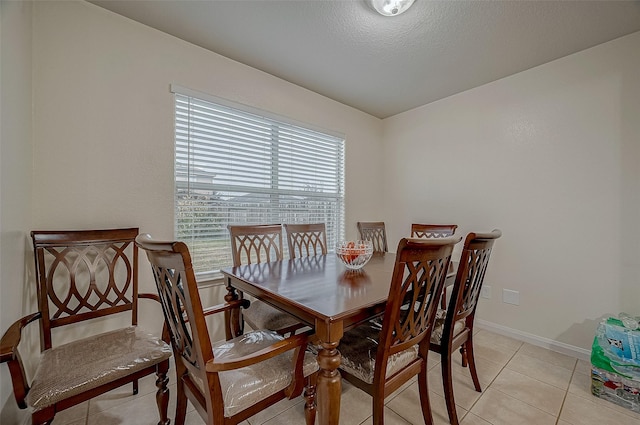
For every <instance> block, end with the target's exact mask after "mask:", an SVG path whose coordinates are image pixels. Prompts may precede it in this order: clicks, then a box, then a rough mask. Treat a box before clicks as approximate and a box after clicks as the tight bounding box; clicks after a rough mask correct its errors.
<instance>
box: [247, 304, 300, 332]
mask: <svg viewBox="0 0 640 425" xmlns="http://www.w3.org/2000/svg"><path fill="white" fill-rule="evenodd" d="M242 316H243V318H244V320H245V321H246V322H247V323H248V324H249V326H251V328H252V329H271V330H278V329H284V328H288V327H290V326H294V325H297V324H300V321H299V320H297V319H296V318H295V317H293V316H291V315H290V314H287V313H285V312H283V311H280V310H278V309H277V308H275V307H272V306H270V305H269V304H267V303H265V302H264V301H261V300H255V301H252V302H251V305H250V306H249V308H247V309H245V310H243V311H242Z"/></svg>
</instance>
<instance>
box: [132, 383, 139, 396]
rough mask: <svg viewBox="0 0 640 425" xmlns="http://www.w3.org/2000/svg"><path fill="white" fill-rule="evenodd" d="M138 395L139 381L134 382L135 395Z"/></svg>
mask: <svg viewBox="0 0 640 425" xmlns="http://www.w3.org/2000/svg"><path fill="white" fill-rule="evenodd" d="M136 394H138V380H137V379H136V380H135V381H133V395H136Z"/></svg>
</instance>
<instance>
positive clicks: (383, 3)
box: [368, 0, 415, 16]
mask: <svg viewBox="0 0 640 425" xmlns="http://www.w3.org/2000/svg"><path fill="white" fill-rule="evenodd" d="M368 1H369V4H371V7H373V8H374V9H375V10H376V11H377V12H378V13H379V14H381V15H383V16H398V15H399V14H401V13H403V12H405V11H406V10H407V9H409V8H410V7H411V5H412V4H413V2H414V1H415V0H368Z"/></svg>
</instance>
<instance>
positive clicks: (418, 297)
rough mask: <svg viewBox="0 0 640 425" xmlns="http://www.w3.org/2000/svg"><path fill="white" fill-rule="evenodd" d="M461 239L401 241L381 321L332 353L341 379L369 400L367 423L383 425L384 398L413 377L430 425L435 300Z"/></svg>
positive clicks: (343, 341)
mask: <svg viewBox="0 0 640 425" xmlns="http://www.w3.org/2000/svg"><path fill="white" fill-rule="evenodd" d="M460 240H461V238H442V239H433V240H429V239H424V240H423V239H406V238H405V239H402V240H400V242H399V244H398V250H397V253H396V263H395V267H394V270H393V276H392V279H391V286H390V289H389V297H388V301H387V305H386V308H385V312H384V315H383V317H381V318H380V317H379V318H375V319H372V320H369V321H367V322H365V323H364V324H362V325H360V326H357V327H356V328H354V329H351V330H349V331H347V332H345V334H344V335H343V337H342V339H341V341H340V345H339V346H338V350H339V351H340V353H341V355H342V363H341V364H340V373H341V374H342V376H343V377H344V378H345V379H346V380H348V381H349V382H351V383H352V384H354V385H355V386H357V387H358V388H360V389H362V390H364V391H366V392H367V393H368V394H370V395H371V396H372V397H373V424H374V425H382V424H383V423H384V399H385V398H386V397H387V396H388V395H389V394H391V393H393V392H394V391H395V390H397V389H398V388H399V387H400V386H401V385H402V384H404V383H405V382H407V381H408V380H409V379H411V378H412V377H413V376H415V375H418V382H419V389H420V405H421V407H422V415H423V417H424V421H425V423H426V424H427V425H431V424H433V417H432V415H431V408H430V405H429V391H428V387H427V356H428V354H429V340H430V337H431V331H432V329H433V323H434V320H435V313H436V310H437V307H438V304H437V302H434V300H437V299H438V297H439V296H440V291H441V290H442V287H443V285H444V280H445V278H446V275H447V270H448V268H449V261H450V260H451V252H452V251H453V246H454V245H455V244H456V243H458V242H459V241H460Z"/></svg>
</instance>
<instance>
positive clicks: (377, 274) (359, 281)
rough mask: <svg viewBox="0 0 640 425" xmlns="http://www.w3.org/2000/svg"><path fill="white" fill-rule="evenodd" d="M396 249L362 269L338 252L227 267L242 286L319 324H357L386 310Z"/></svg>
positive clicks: (235, 284)
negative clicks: (343, 260) (345, 262)
mask: <svg viewBox="0 0 640 425" xmlns="http://www.w3.org/2000/svg"><path fill="white" fill-rule="evenodd" d="M395 257H396V256H395V254H392V253H387V254H385V255H380V256H377V255H376V256H373V257H372V258H371V260H369V262H368V263H367V264H366V265H365V266H364V268H362V269H361V270H357V271H352V270H348V269H347V268H346V267H345V266H344V265H343V264H342V263H341V262H340V260H338V258H337V257H336V255H335V254H327V255H319V256H312V257H303V258H296V259H290V260H282V261H275V262H270V263H259V264H249V265H243V266H238V267H230V268H226V269H223V270H221V272H222V273H223V274H224V275H225V276H227V277H229V278H231V280H232V285H233V286H234V287H235V288H237V289H238V290H241V291H244V292H247V293H249V294H251V295H253V296H255V297H257V298H260V299H262V300H264V301H266V302H268V303H269V304H272V305H274V306H275V307H277V308H280V309H281V310H284V311H286V312H287V313H289V314H292V315H294V316H296V317H298V318H299V319H300V320H301V321H303V322H305V323H308V324H309V325H311V326H315V324H316V322H317V321H318V320H320V321H322V322H324V323H326V324H330V323H335V322H339V321H347V322H348V323H346V325H348V324H349V323H355V322H357V321H360V320H364V319H365V318H367V317H371V316H374V315H376V314H378V313H380V312H382V311H383V310H384V304H385V303H386V299H387V296H388V295H389V285H390V283H391V276H392V274H393V266H394V264H395Z"/></svg>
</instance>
